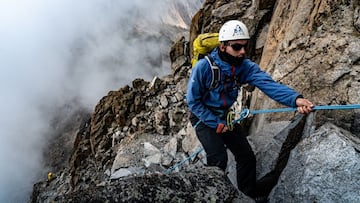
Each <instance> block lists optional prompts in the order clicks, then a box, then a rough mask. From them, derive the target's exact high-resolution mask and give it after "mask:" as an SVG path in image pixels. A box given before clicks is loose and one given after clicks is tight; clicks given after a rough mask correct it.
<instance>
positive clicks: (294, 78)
mask: <svg viewBox="0 0 360 203" xmlns="http://www.w3.org/2000/svg"><path fill="white" fill-rule="evenodd" d="M235 8H236V9H235ZM359 11H360V4H359V2H358V1H355V0H354V1H350V0H349V1H327V0H319V1H295V0H293V1H285V0H284V1H282V0H279V1H271V0H270V1H246V0H243V1H232V2H228V1H223V0H208V1H206V2H205V3H204V5H203V8H202V9H201V10H200V11H199V12H198V13H197V14H196V15H195V16H194V18H193V19H192V25H191V28H190V33H189V36H184V37H182V38H180V39H179V40H178V41H177V42H176V43H175V44H174V46H173V47H172V49H171V51H170V58H171V61H172V65H171V68H172V74H171V75H168V76H165V77H162V78H158V77H155V78H154V79H153V80H152V81H145V80H143V79H136V80H134V81H133V82H132V85H131V86H125V87H122V88H120V89H119V90H117V91H110V92H109V93H108V95H106V96H105V97H103V98H102V99H101V100H100V102H99V103H98V105H97V106H96V108H95V110H94V112H93V113H92V114H91V118H90V119H84V121H83V123H82V125H81V127H80V128H79V129H78V131H77V132H76V134H73V135H72V136H74V137H75V141H74V145H73V149H72V153H71V155H70V158H69V162H67V163H66V164H65V165H64V169H63V170H59V171H57V172H56V173H55V174H54V177H53V178H52V179H51V180H48V181H43V182H39V183H37V184H35V186H34V192H33V195H32V197H31V200H30V202H51V201H56V202H91V201H101V202H105V201H110V202H139V201H140V202H141V201H142V202H153V201H156V202H172V201H180V202H202V201H205V202H252V201H253V200H251V199H249V198H248V197H246V196H245V195H243V194H241V193H240V192H238V191H237V190H236V189H235V188H234V186H233V184H236V182H234V178H233V170H234V168H233V167H234V166H233V165H230V167H229V175H228V178H229V179H230V180H231V181H232V182H231V181H229V180H227V179H226V178H224V177H225V174H224V173H223V172H221V171H219V170H217V169H214V168H208V167H204V165H205V163H206V159H205V156H204V152H201V153H199V154H198V155H197V156H195V157H191V158H190V159H188V160H187V161H186V162H184V163H183V164H182V165H181V166H179V167H175V168H174V169H173V170H171V171H169V170H166V169H169V168H170V167H171V166H174V165H175V164H176V163H178V162H179V161H182V160H184V159H185V158H186V157H188V156H189V155H192V154H193V153H194V152H195V151H197V150H198V149H199V148H200V147H201V145H200V143H199V142H198V140H197V139H196V136H195V135H194V132H193V129H192V127H191V126H190V125H189V123H188V120H187V107H186V103H185V101H184V95H185V90H186V84H187V78H188V75H189V71H190V67H189V64H188V59H189V57H191V56H189V55H188V54H189V53H188V51H187V49H186V45H187V39H189V42H190V47H191V41H192V40H193V39H194V38H195V36H196V35H197V34H198V33H202V32H215V31H217V30H218V29H219V27H220V26H221V24H222V23H223V22H225V21H226V20H228V19H234V18H235V19H241V20H243V21H244V22H245V23H246V24H247V25H248V27H249V29H250V34H251V36H252V38H251V42H250V43H249V47H248V50H249V57H250V58H252V59H254V60H255V61H258V62H259V63H260V65H261V67H262V68H263V69H264V70H266V71H268V72H269V73H270V74H272V75H273V77H274V78H275V79H276V80H278V81H279V82H282V83H285V84H288V85H290V86H292V87H293V88H294V89H296V90H298V91H299V92H302V93H303V94H304V95H305V96H306V97H308V98H310V99H311V100H313V101H314V102H315V103H316V104H347V103H359V101H360V95H359V92H360V91H359V84H360V83H359V71H360V69H359V67H360V66H359V58H360V54H359V53H360V43H359V40H358V38H359V31H360V29H359V27H360V21H359ZM244 95H245V96H244ZM242 98H245V99H246V101H243V105H249V107H250V108H254V109H263V108H275V107H278V105H277V104H275V103H273V102H271V101H270V100H269V99H267V98H265V97H264V95H263V94H262V93H261V92H257V91H255V92H253V93H251V92H246V91H245V90H244V91H243V97H242ZM250 101H251V102H250ZM250 121H253V122H252V128H251V131H250V136H249V137H248V138H249V140H250V142H251V143H252V145H253V148H254V151H255V153H256V156H257V160H258V163H257V165H258V169H257V170H258V171H257V174H258V179H259V182H260V183H261V184H262V187H263V191H262V192H263V195H264V196H268V197H269V201H270V202H299V201H300V202H303V201H305V202H329V201H330V202H342V201H345V202H348V201H349V202H358V201H360V193H359V192H358V191H360V190H359V189H360V187H359V185H358V184H357V183H356V182H353V181H352V180H357V179H358V178H360V177H359V174H358V171H359V169H360V168H359V164H358V163H359V161H360V160H359V159H360V158H359V149H360V141H359V137H360V135H359V111H358V110H351V111H336V112H335V111H328V112H316V113H313V114H311V115H310V116H308V117H307V118H306V117H303V116H295V117H294V115H292V114H285V113H284V114H271V115H266V116H265V115H264V116H259V117H256V118H254V119H253V120H252V119H249V122H250ZM268 121H272V122H270V123H269V122H268ZM329 121H330V122H332V123H333V124H330V123H329ZM324 123H326V124H325V125H324ZM334 124H335V125H334ZM339 126H340V127H342V128H340V127H339ZM294 183H295V184H294Z"/></svg>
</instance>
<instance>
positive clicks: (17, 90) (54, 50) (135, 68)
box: [0, 0, 199, 202]
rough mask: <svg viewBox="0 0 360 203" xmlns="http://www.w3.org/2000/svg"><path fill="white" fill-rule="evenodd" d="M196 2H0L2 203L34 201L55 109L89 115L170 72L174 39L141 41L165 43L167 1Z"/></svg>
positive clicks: (61, 0) (28, 0)
mask: <svg viewBox="0 0 360 203" xmlns="http://www.w3.org/2000/svg"><path fill="white" fill-rule="evenodd" d="M190 1H192V0H186V1H185V0H176V1H165V0H162V1H160V0H156V1H147V0H132V1H114V0H86V1H85V0H79V1H71V0H53V1H45V0H1V1H0V68H1V75H0V83H1V84H0V93H1V100H0V102H1V103H0V112H1V116H0V162H1V168H0V202H27V201H28V198H29V195H30V193H31V191H32V187H33V184H34V183H35V181H37V180H38V178H39V175H41V174H40V173H42V172H43V171H44V169H43V168H42V167H43V165H42V159H43V157H42V149H43V148H44V147H45V142H44V140H46V136H47V134H48V131H49V126H50V121H51V119H52V118H53V116H54V115H53V114H52V112H54V109H56V108H58V107H61V106H63V105H65V104H69V103H72V102H73V101H76V103H77V104H79V105H80V106H81V107H83V108H86V109H89V111H91V110H92V109H93V108H94V107H95V105H96V103H97V102H98V101H99V100H100V99H101V98H102V97H103V96H105V95H106V94H107V92H108V91H110V90H117V89H119V88H120V87H122V86H124V85H125V84H130V83H131V81H132V80H133V79H135V78H144V79H146V80H151V78H152V77H154V76H155V75H163V74H166V73H169V72H170V68H169V64H168V63H167V62H166V60H167V59H166V58H165V59H164V58H163V56H162V55H161V53H160V52H161V51H164V50H161V49H164V47H167V45H168V44H160V42H164V43H168V42H167V41H166V40H164V41H163V40H160V41H159V40H157V41H156V40H154V41H150V40H145V39H147V38H146V37H143V36H144V35H147V34H154V35H156V34H157V37H160V38H161V37H162V36H161V34H159V33H157V32H158V30H159V29H160V28H159V27H158V26H159V25H162V23H164V16H166V13H167V12H168V6H169V5H171V4H170V3H169V2H183V3H184V2H190ZM192 2H193V1H192ZM184 4H185V3H184ZM191 4H193V5H199V3H198V2H197V3H191ZM194 10H197V9H194ZM170 21H172V23H174V24H176V23H178V26H180V27H184V23H189V22H180V21H178V20H176V19H172V20H170ZM170 21H169V22H170ZM139 33H140V34H139ZM134 35H138V36H139V38H135V39H134V38H133V36H134ZM166 51H168V50H165V52H166ZM144 59H148V60H144ZM149 60H150V61H159V62H158V63H156V66H155V67H154V64H153V63H152V64H150V63H149V62H148V61H149ZM43 176H44V178H45V177H46V174H43Z"/></svg>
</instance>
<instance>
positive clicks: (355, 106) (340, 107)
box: [233, 104, 360, 124]
mask: <svg viewBox="0 0 360 203" xmlns="http://www.w3.org/2000/svg"><path fill="white" fill-rule="evenodd" d="M312 109H313V110H314V111H317V110H346V109H360V104H348V105H325V106H314V107H313V108H312ZM292 111H297V108H280V109H263V110H251V111H250V110H249V109H244V110H243V111H242V112H241V113H240V118H238V119H236V120H234V121H233V124H235V123H238V122H240V121H242V120H244V119H245V118H246V117H247V116H248V115H250V114H251V115H255V114H263V113H281V112H292ZM244 115H246V116H244Z"/></svg>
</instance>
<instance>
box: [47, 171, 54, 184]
mask: <svg viewBox="0 0 360 203" xmlns="http://www.w3.org/2000/svg"><path fill="white" fill-rule="evenodd" d="M52 177H53V174H52V173H51V172H49V173H48V174H47V182H50V181H51V180H52Z"/></svg>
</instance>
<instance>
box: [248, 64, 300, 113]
mask: <svg viewBox="0 0 360 203" xmlns="http://www.w3.org/2000/svg"><path fill="white" fill-rule="evenodd" d="M247 82H248V83H249V84H251V85H254V86H256V87H257V88H259V89H260V90H261V91H262V92H264V93H265V94H266V95H267V96H268V97H270V98H271V99H273V100H275V101H277V102H279V103H280V104H283V105H285V106H289V107H296V99H297V98H298V97H302V95H301V94H299V93H297V92H296V91H295V90H293V89H291V88H290V87H288V86H286V85H283V84H280V83H278V82H276V81H274V80H273V79H272V78H271V76H270V75H269V74H267V73H266V72H264V71H262V70H261V69H260V68H259V66H258V65H257V64H255V63H251V66H250V68H249V74H248V77H247Z"/></svg>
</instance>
